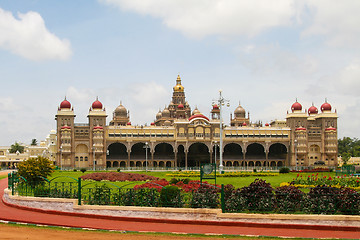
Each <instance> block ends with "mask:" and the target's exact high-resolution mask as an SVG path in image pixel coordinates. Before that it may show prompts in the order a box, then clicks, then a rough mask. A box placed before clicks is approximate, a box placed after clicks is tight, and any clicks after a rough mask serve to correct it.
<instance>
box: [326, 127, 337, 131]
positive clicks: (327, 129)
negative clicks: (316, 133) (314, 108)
mask: <svg viewBox="0 0 360 240" xmlns="http://www.w3.org/2000/svg"><path fill="white" fill-rule="evenodd" d="M325 131H336V128H333V127H329V128H326V129H325Z"/></svg>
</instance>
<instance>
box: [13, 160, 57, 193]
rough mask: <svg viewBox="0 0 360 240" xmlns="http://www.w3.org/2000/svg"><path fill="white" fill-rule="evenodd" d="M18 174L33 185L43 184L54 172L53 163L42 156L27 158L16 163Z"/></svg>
mask: <svg viewBox="0 0 360 240" xmlns="http://www.w3.org/2000/svg"><path fill="white" fill-rule="evenodd" d="M17 166H18V174H19V176H22V177H23V178H25V179H26V181H27V183H28V184H29V185H30V186H32V187H34V186H36V185H39V184H43V183H44V181H45V179H44V178H47V177H49V176H51V174H52V173H53V172H54V168H55V167H54V165H53V163H52V162H51V161H50V160H49V159H47V158H44V157H40V156H39V157H36V158H29V159H28V160H25V161H23V162H20V163H19V164H18V165H17Z"/></svg>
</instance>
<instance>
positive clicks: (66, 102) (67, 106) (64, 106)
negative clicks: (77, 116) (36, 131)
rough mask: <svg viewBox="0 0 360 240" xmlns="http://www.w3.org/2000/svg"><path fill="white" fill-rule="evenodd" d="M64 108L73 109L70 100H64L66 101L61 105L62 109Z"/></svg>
mask: <svg viewBox="0 0 360 240" xmlns="http://www.w3.org/2000/svg"><path fill="white" fill-rule="evenodd" d="M63 108H69V109H70V108H71V103H70V102H69V101H68V100H66V98H65V99H64V101H62V102H61V103H60V109H63Z"/></svg>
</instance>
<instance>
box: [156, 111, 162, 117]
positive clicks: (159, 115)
mask: <svg viewBox="0 0 360 240" xmlns="http://www.w3.org/2000/svg"><path fill="white" fill-rule="evenodd" d="M161 117H162V114H161V111H160V110H159V112H158V113H157V114H156V119H160V118H161Z"/></svg>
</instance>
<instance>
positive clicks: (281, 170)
mask: <svg viewBox="0 0 360 240" xmlns="http://www.w3.org/2000/svg"><path fill="white" fill-rule="evenodd" d="M289 172H290V169H289V168H287V167H282V168H280V170H279V173H289Z"/></svg>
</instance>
